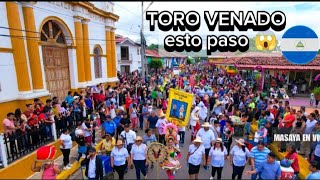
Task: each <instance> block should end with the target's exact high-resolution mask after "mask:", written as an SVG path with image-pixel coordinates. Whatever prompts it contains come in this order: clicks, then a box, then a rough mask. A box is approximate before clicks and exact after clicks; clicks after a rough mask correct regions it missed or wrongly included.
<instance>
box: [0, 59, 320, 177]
mask: <svg viewBox="0 0 320 180" xmlns="http://www.w3.org/2000/svg"><path fill="white" fill-rule="evenodd" d="M118 78H119V83H117V85H116V86H114V87H111V86H108V87H105V86H104V85H103V84H99V85H97V86H94V87H88V88H86V89H85V90H83V91H81V92H80V93H77V92H75V93H72V92H68V94H67V96H66V98H65V99H64V101H63V102H60V101H58V98H56V97H54V98H53V99H48V100H47V101H46V104H45V105H43V104H42V103H41V101H40V100H39V99H35V103H34V104H27V105H26V106H27V111H26V112H24V113H21V110H18V109H17V110H16V112H15V113H8V117H7V118H6V119H5V120H4V121H3V125H4V126H5V131H6V133H12V132H14V131H18V130H19V131H22V132H23V131H25V130H26V129H27V130H28V129H30V131H32V129H35V128H40V127H43V128H44V130H43V131H42V132H43V133H44V134H45V135H47V136H44V137H51V136H52V132H51V128H48V127H50V125H51V124H52V123H54V122H55V124H56V128H57V131H58V132H61V135H60V140H61V147H60V149H61V151H62V153H63V157H64V158H63V165H64V167H63V169H64V170H67V169H70V167H71V166H72V165H71V164H70V163H69V159H70V157H69V156H70V149H71V148H72V141H76V142H77V143H78V153H79V156H78V158H77V160H78V161H79V160H80V159H81V158H84V159H85V160H84V161H83V165H85V166H86V167H87V168H86V176H87V177H88V178H89V179H98V178H100V177H102V176H103V170H102V169H101V168H102V167H101V166H100V165H98V164H101V163H100V162H101V159H99V158H97V154H104V155H108V156H110V157H111V166H112V168H113V169H114V170H115V171H116V172H117V173H118V175H119V179H123V178H124V174H125V173H126V172H127V171H128V170H129V169H133V167H135V170H136V178H137V179H140V178H141V175H140V173H142V174H143V176H144V178H147V173H148V168H149V167H151V168H153V164H152V163H149V162H148V158H147V149H148V145H149V144H150V143H152V142H159V143H162V144H163V145H165V146H166V147H167V149H168V154H169V157H168V159H170V160H169V162H167V163H168V164H165V165H164V167H167V168H166V172H167V175H168V179H174V177H175V174H176V172H177V171H178V169H179V168H181V166H182V164H183V163H180V161H182V160H181V157H186V160H187V162H188V173H189V178H190V179H198V175H199V170H200V168H201V165H202V166H203V167H204V168H206V169H208V168H209V167H211V177H210V179H213V178H215V177H216V178H217V179H221V178H222V171H223V167H224V166H225V163H230V164H231V166H232V167H233V168H232V169H233V170H232V175H231V176H230V177H227V178H232V179H235V178H237V179H241V178H242V175H243V174H244V173H246V174H251V178H252V179H257V178H262V179H276V178H279V177H280V164H279V163H277V162H275V161H276V157H275V154H274V153H273V152H271V151H270V149H269V145H270V143H272V140H273V134H274V133H279V134H290V133H298V134H300V135H301V136H302V135H303V134H318V133H319V132H320V131H319V130H320V126H319V125H320V122H319V120H320V119H319V112H318V111H317V110H315V111H314V112H313V113H310V114H308V113H307V112H306V108H305V107H303V106H302V107H301V108H300V109H298V110H297V109H294V108H293V107H291V106H290V104H289V101H288V100H286V101H284V102H283V100H281V99H280V98H279V97H274V96H273V95H270V93H269V92H267V91H264V92H263V91H260V90H259V89H258V88H257V87H258V86H257V85H256V82H255V81H247V80H246V79H245V78H244V77H242V76H241V74H237V75H234V76H231V75H229V74H227V73H226V71H224V69H220V68H213V67H208V66H201V65H198V66H191V65H190V66H186V67H185V68H184V69H182V70H181V73H180V75H174V74H173V71H172V70H170V69H163V70H160V71H158V72H153V74H152V75H149V76H147V77H146V78H145V79H142V78H141V76H140V74H139V73H138V71H135V72H133V73H131V74H124V75H118ZM170 88H174V89H179V90H182V91H186V92H188V93H192V94H193V95H194V102H193V104H192V111H191V115H190V120H189V125H188V126H187V127H179V126H176V125H175V124H172V123H171V122H170V120H168V119H166V113H170V111H168V112H167V106H168V97H169V89H170ZM232 116H238V117H240V120H241V122H242V123H244V124H245V125H244V129H245V136H244V137H243V138H239V139H235V138H234V137H233V136H234V134H235V129H234V125H235V121H234V120H233V119H232ZM254 121H256V122H257V124H258V130H257V132H255V133H252V132H251V124H252V123H253V122H254ZM100 127H101V137H102V141H103V142H102V145H101V147H99V148H98V149H99V150H98V151H96V149H95V148H94V146H95V145H96V143H97V142H96V137H95V136H96V134H97V133H96V131H98V128H100ZM72 128H73V129H75V131H74V132H73V131H72V132H71V131H70V130H72ZM186 130H190V131H191V132H192V133H191V137H190V139H191V142H192V144H191V145H190V146H189V147H188V148H189V149H188V154H181V150H180V149H181V148H184V144H185V139H186V138H185V134H186ZM138 131H143V132H144V135H143V136H142V137H141V136H138V135H137V133H138ZM70 132H71V133H70ZM253 136H254V137H256V138H258V143H257V144H256V145H255V146H254V147H253V148H252V149H248V148H247V147H246V139H250V138H251V137H253ZM40 137H42V136H37V137H34V138H40ZM26 139H28V138H26ZM234 140H235V141H236V145H234V146H232V142H233V141H234ZM36 141H37V139H31V141H29V140H27V141H24V143H30V142H36ZM22 147H24V146H22ZM319 149H320V143H318V142H312V141H311V142H301V143H300V142H295V143H294V144H289V146H288V144H287V143H286V142H282V143H280V145H279V151H281V152H287V154H286V156H285V157H286V159H288V160H290V161H288V162H291V163H290V164H289V165H288V166H291V167H292V168H293V170H294V174H295V177H294V178H297V175H298V174H299V171H300V167H299V162H298V154H301V155H305V156H306V158H308V160H309V161H310V171H311V172H312V174H311V175H310V176H309V179H311V178H316V179H320V172H319V168H320V151H319ZM247 164H250V165H251V171H246V172H244V168H245V166H246V165H247ZM224 178H226V177H224Z"/></svg>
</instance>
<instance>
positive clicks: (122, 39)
mask: <svg viewBox="0 0 320 180" xmlns="http://www.w3.org/2000/svg"><path fill="white" fill-rule="evenodd" d="M124 40H126V38H124V37H116V43H121V42H122V41H124Z"/></svg>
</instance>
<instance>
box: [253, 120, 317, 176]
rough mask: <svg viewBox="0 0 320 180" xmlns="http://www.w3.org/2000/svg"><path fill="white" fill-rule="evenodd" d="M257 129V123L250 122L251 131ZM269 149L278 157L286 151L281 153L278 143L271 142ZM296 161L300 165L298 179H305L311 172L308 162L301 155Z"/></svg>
mask: <svg viewBox="0 0 320 180" xmlns="http://www.w3.org/2000/svg"><path fill="white" fill-rule="evenodd" d="M257 130H258V126H257V124H252V125H251V132H252V133H254V132H256V131H257ZM270 149H271V151H272V152H274V153H275V154H276V156H277V158H279V159H283V158H284V157H285V155H286V153H281V152H279V151H278V145H277V144H276V143H271V144H270ZM298 161H299V167H300V172H299V174H298V176H299V179H306V178H307V176H308V175H309V174H310V173H311V172H310V170H309V162H308V161H307V160H306V159H305V158H304V157H302V156H301V155H299V156H298Z"/></svg>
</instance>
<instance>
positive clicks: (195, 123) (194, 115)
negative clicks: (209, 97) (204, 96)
mask: <svg viewBox="0 0 320 180" xmlns="http://www.w3.org/2000/svg"><path fill="white" fill-rule="evenodd" d="M199 110H200V108H199V107H198V106H196V107H195V108H194V110H193V111H192V112H191V118H190V125H191V128H192V132H191V141H193V140H194V139H195V138H196V135H197V133H198V131H199V129H200V122H199V114H198V113H199Z"/></svg>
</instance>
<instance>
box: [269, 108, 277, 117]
mask: <svg viewBox="0 0 320 180" xmlns="http://www.w3.org/2000/svg"><path fill="white" fill-rule="evenodd" d="M270 113H272V114H273V116H274V117H276V116H277V113H278V107H277V106H276V105H273V107H272V108H271V109H270Z"/></svg>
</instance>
